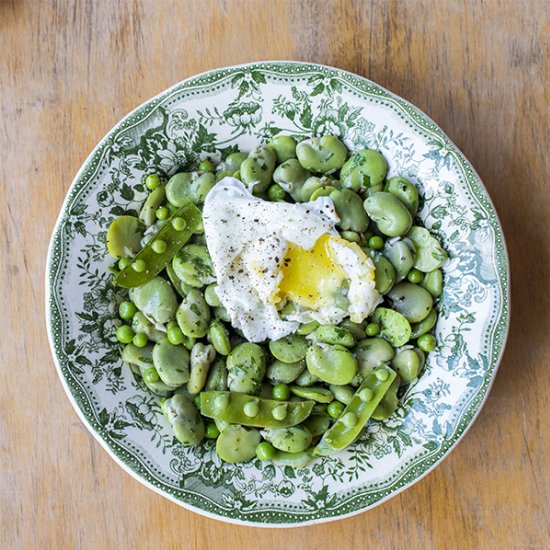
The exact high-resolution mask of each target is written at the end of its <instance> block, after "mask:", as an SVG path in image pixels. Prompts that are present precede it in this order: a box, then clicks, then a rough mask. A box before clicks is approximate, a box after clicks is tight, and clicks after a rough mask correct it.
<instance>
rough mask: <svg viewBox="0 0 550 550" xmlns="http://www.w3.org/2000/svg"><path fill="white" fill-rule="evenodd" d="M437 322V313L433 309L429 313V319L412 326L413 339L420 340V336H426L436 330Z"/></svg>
mask: <svg viewBox="0 0 550 550" xmlns="http://www.w3.org/2000/svg"><path fill="white" fill-rule="evenodd" d="M436 322H437V311H436V310H435V308H433V309H432V310H431V311H430V313H428V315H427V317H426V318H424V319H422V321H420V322H419V323H413V324H411V331H412V332H411V338H418V337H419V336H422V335H423V334H426V333H427V332H429V331H430V330H432V328H434V326H435V324H436Z"/></svg>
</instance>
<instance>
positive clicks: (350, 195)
mask: <svg viewBox="0 0 550 550" xmlns="http://www.w3.org/2000/svg"><path fill="white" fill-rule="evenodd" d="M329 197H330V198H331V199H332V202H333V203H334V208H335V209H336V213H337V214H338V217H339V218H340V221H339V222H338V224H337V225H338V226H339V227H340V228H341V229H343V230H351V231H356V232H357V233H363V232H364V231H366V230H367V228H368V226H369V218H368V216H367V214H366V212H365V209H364V208H363V201H362V200H361V197H360V196H359V195H358V194H357V193H355V192H354V191H351V190H350V189H336V190H335V191H333V192H332V193H331V194H330V195H329Z"/></svg>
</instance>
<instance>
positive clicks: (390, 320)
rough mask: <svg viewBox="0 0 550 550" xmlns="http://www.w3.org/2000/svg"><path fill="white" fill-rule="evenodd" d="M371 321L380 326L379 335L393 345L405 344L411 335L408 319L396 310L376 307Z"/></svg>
mask: <svg viewBox="0 0 550 550" xmlns="http://www.w3.org/2000/svg"><path fill="white" fill-rule="evenodd" d="M372 321H373V322H374V323H377V324H378V325H379V326H380V333H379V334H380V336H381V337H382V338H385V339H386V340H388V342H389V343H390V344H391V345H392V346H394V347H399V346H403V345H405V344H406V343H407V342H408V341H409V340H410V337H411V325H410V324H409V321H407V319H406V318H405V317H404V316H403V315H401V313H399V312H398V311H394V310H393V309H388V308H385V307H378V308H376V310H375V311H374V314H373V316H372Z"/></svg>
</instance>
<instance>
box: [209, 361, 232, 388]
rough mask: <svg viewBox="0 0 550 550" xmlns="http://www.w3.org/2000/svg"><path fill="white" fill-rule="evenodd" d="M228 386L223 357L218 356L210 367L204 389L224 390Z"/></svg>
mask: <svg viewBox="0 0 550 550" xmlns="http://www.w3.org/2000/svg"><path fill="white" fill-rule="evenodd" d="M228 387H229V386H228V385H227V367H226V366H225V359H224V358H222V357H218V358H217V359H216V360H215V361H214V363H213V364H212V366H211V367H210V371H209V372H208V378H207V379H206V384H205V386H204V389H205V391H225V390H227V388H228Z"/></svg>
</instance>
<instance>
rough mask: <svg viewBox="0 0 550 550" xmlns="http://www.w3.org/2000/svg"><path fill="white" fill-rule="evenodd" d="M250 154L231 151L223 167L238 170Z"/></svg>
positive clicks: (229, 170)
mask: <svg viewBox="0 0 550 550" xmlns="http://www.w3.org/2000/svg"><path fill="white" fill-rule="evenodd" d="M247 157H248V155H247V154H246V153H231V154H230V155H227V158H226V159H225V161H224V163H223V169H224V170H225V171H227V172H236V171H237V170H239V169H240V167H241V164H242V163H243V162H244V161H245V160H246V158H247Z"/></svg>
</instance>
